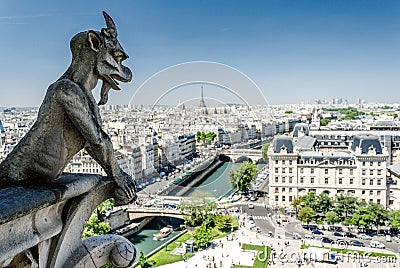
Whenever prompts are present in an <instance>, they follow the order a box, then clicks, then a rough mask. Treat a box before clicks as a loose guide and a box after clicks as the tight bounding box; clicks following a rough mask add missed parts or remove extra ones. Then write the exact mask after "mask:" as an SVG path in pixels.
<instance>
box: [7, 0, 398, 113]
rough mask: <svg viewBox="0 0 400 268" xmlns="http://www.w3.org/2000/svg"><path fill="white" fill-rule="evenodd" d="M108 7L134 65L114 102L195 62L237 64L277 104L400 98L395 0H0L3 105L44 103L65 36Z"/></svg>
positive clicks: (65, 49) (100, 23) (63, 64)
mask: <svg viewBox="0 0 400 268" xmlns="http://www.w3.org/2000/svg"><path fill="white" fill-rule="evenodd" d="M102 10H105V11H107V12H108V13H109V14H110V15H111V16H112V17H113V18H114V21H115V22H116V24H117V28H118V32H119V40H120V42H121V44H122V45H123V47H124V48H125V50H126V51H127V53H128V54H129V55H130V58H129V59H128V60H127V61H125V64H126V65H127V66H129V67H131V69H132V70H133V71H134V81H133V82H131V83H130V84H126V85H123V86H122V88H123V91H121V92H112V93H111V95H110V101H109V102H110V103H111V104H127V103H128V101H129V100H130V99H131V97H132V96H133V94H134V93H135V91H136V90H137V88H138V87H139V86H140V85H141V84H142V83H143V82H144V81H145V80H146V79H147V78H149V77H150V76H151V75H153V74H155V73H157V72H159V71H160V70H162V69H164V68H167V67H169V66H172V65H175V64H179V63H184V62H189V61H212V62H218V63H222V64H226V65H229V66H232V67H234V68H236V69H237V70H239V71H241V72H243V73H244V74H246V75H247V76H248V77H249V78H251V79H252V80H253V81H254V82H255V83H256V84H257V85H258V87H259V88H260V89H261V90H262V92H263V94H264V96H265V97H266V98H267V100H268V102H269V103H271V104H281V103H300V102H307V101H308V102H313V100H314V99H315V98H319V99H332V98H334V97H342V98H346V99H348V100H349V101H350V102H355V100H356V99H357V98H362V99H365V100H367V101H369V102H373V101H375V102H388V103H393V102H397V103H399V102H400V101H399V96H400V94H399V93H398V92H399V87H400V38H399V37H400V2H399V1H366V0H362V1H297V0H296V1H295V0H292V1H285V0H276V1H272V0H264V1H238V0H236V1H232V0H204V1H200V0H190V1H187V0H182V1H177V0H170V1H165V0H152V1H145V0H142V1H122V0H113V1H109V0H108V1H102V0H100V1H78V0H70V1H42V0H36V1H19V0H0V36H1V39H0V40H1V43H0V46H1V47H0V48H1V49H0V59H1V64H0V79H1V84H0V106H38V105H40V103H41V101H42V98H43V96H44V94H45V91H46V89H47V87H48V85H50V84H51V83H52V82H54V81H55V80H56V79H57V78H58V77H59V76H60V75H61V74H62V73H63V72H64V71H65V70H66V69H67V67H68V66H69V63H70V59H71V55H70V51H69V40H70V39H71V38H72V37H73V36H74V35H75V34H76V33H78V32H80V31H84V30H88V29H94V30H100V29H101V28H102V27H104V20H103V17H102V14H101V11H102ZM188 88H189V89H188V90H189V91H196V90H195V89H193V87H191V88H190V87H188ZM211 91H213V94H214V97H216V98H221V99H222V98H224V97H222V96H218V94H219V92H218V91H217V90H214V89H213V88H212V87H209V86H208V87H207V86H206V87H205V94H206V95H207V94H208V93H210V95H212V94H211ZM195 93H196V95H198V91H196V92H195ZM94 94H95V95H96V96H97V95H98V92H97V91H95V92H94ZM182 94H183V95H182V98H189V97H187V96H185V95H184V93H182ZM221 94H223V93H221ZM177 98H179V96H178V97H177V96H176V95H175V96H172V97H171V98H170V101H171V102H174V101H175V102H176V99H177ZM143 101H144V102H145V100H143ZM249 101H250V102H251V100H249Z"/></svg>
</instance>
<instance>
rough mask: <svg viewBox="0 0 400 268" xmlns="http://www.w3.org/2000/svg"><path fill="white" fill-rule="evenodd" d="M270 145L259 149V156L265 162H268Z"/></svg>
mask: <svg viewBox="0 0 400 268" xmlns="http://www.w3.org/2000/svg"><path fill="white" fill-rule="evenodd" d="M270 145H271V143H266V144H264V145H263V146H262V147H261V154H262V158H263V159H264V160H265V161H267V160H268V149H269V146H270Z"/></svg>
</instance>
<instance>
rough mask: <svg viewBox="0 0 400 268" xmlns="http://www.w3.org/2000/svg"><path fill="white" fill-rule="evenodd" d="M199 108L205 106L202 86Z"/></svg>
mask: <svg viewBox="0 0 400 268" xmlns="http://www.w3.org/2000/svg"><path fill="white" fill-rule="evenodd" d="M199 107H200V108H206V103H205V102H204V95H203V86H201V96H200V104H199Z"/></svg>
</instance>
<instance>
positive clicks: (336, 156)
mask: <svg viewBox="0 0 400 268" xmlns="http://www.w3.org/2000/svg"><path fill="white" fill-rule="evenodd" d="M299 156H300V158H302V159H315V160H316V161H318V162H322V161H323V160H325V159H328V160H329V162H330V163H334V162H336V161H338V160H340V159H342V160H349V159H352V158H354V157H353V156H352V155H351V154H350V153H348V152H344V151H334V152H322V151H319V152H317V151H301V152H300V153H299Z"/></svg>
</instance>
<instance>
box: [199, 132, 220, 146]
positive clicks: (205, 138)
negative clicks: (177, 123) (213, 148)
mask: <svg viewBox="0 0 400 268" xmlns="http://www.w3.org/2000/svg"><path fill="white" fill-rule="evenodd" d="M216 137H217V134H215V133H214V132H208V133H205V132H203V131H197V133H196V142H197V143H199V142H200V141H201V142H202V143H203V144H204V143H206V142H207V143H211V142H212V141H213V140H214V139H215V138H216Z"/></svg>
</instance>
